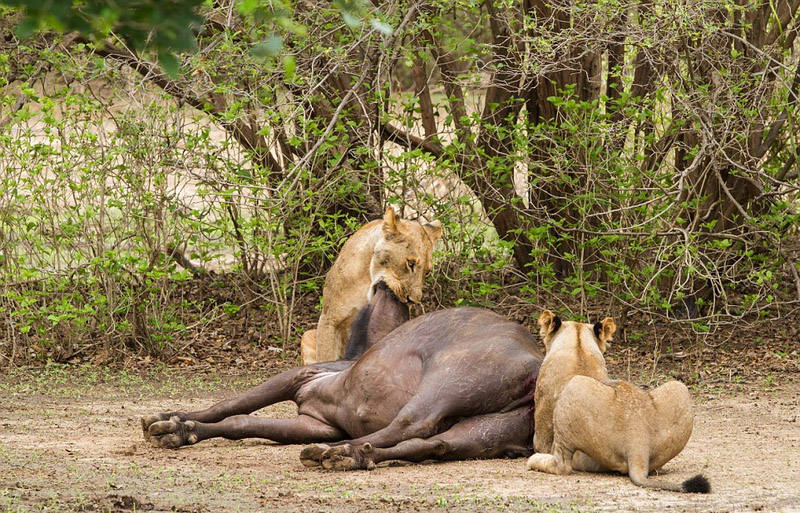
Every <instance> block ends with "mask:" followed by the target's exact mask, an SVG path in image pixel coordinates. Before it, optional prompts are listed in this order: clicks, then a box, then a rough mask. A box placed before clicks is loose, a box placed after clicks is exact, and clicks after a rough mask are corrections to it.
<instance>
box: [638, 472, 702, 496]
mask: <svg viewBox="0 0 800 513" xmlns="http://www.w3.org/2000/svg"><path fill="white" fill-rule="evenodd" d="M630 478H631V481H633V483H634V484H636V485H639V486H642V487H645V488H660V489H662V490H669V491H671V492H683V493H711V483H709V481H708V479H707V478H706V477H705V476H704V475H703V474H697V475H696V476H694V477H691V478H689V479H687V480H686V481H684V482H683V483H669V482H666V481H659V480H657V479H650V478H648V477H647V475H643V476H642V475H635V474H634V473H631V474H630Z"/></svg>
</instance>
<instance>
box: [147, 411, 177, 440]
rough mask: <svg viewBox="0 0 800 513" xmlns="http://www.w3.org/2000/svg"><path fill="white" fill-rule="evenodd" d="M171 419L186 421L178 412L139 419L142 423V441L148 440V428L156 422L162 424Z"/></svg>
mask: <svg viewBox="0 0 800 513" xmlns="http://www.w3.org/2000/svg"><path fill="white" fill-rule="evenodd" d="M173 417H178V418H179V419H180V420H186V419H185V418H184V417H183V414H181V413H178V412H170V413H156V414H154V415H145V416H144V417H142V418H140V419H139V420H140V421H141V423H142V434H143V435H144V439H145V440H149V439H150V426H152V425H153V424H155V423H156V422H163V421H165V420H169V419H171V418H173Z"/></svg>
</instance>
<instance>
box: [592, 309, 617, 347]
mask: <svg viewBox="0 0 800 513" xmlns="http://www.w3.org/2000/svg"><path fill="white" fill-rule="evenodd" d="M615 331H617V325H616V324H614V319H612V318H611V317H606V318H605V319H603V320H602V321H600V322H598V323H595V325H594V334H595V335H596V336H597V339H598V340H599V341H600V343H599V344H598V347H600V352H602V353H605V352H606V344H607V343H608V342H610V341H611V338H612V337H613V336H614V332H615Z"/></svg>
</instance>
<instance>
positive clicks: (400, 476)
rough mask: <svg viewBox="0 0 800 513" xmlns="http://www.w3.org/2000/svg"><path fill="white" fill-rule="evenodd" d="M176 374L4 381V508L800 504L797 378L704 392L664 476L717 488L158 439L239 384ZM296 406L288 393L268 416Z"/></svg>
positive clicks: (729, 507) (510, 466)
mask: <svg viewBox="0 0 800 513" xmlns="http://www.w3.org/2000/svg"><path fill="white" fill-rule="evenodd" d="M164 372H166V373H167V374H166V375H167V376H169V377H168V378H159V377H158V376H156V377H154V378H152V379H153V380H155V381H156V382H157V383H149V382H148V381H147V380H145V381H137V382H135V383H133V384H130V383H128V382H127V381H126V380H125V379H119V380H113V379H112V380H111V381H112V382H111V383H103V384H95V385H92V386H87V385H86V384H83V383H81V381H80V379H81V376H80V375H78V376H72V377H70V376H69V375H67V376H66V377H64V376H62V377H61V380H62V381H61V383H60V384H59V385H58V386H53V385H48V384H47V381H46V380H45V381H42V380H41V379H40V377H37V376H35V372H33V373H32V374H30V375H29V376H28V377H25V376H23V377H20V376H16V377H15V378H14V379H13V381H14V382H13V383H5V384H4V386H3V387H0V391H1V392H2V395H0V511H6V512H10V511H40V510H41V511H59V512H60V511H183V512H190V511H430V510H441V511H528V512H529V511H581V512H583V511H676V512H678V511H714V512H717V511H731V512H739V511H800V418H798V415H800V398H799V397H798V388H797V385H796V383H794V382H793V381H790V380H787V381H786V382H785V383H781V384H779V385H778V386H777V387H775V388H773V389H771V390H770V391H765V390H764V389H763V387H760V388H753V387H750V388H748V387H746V386H740V387H738V390H737V391H736V392H735V393H729V392H728V393H724V394H722V395H706V394H704V393H698V394H697V395H698V396H699V397H698V403H697V406H696V411H695V419H696V423H695V432H694V435H693V437H692V439H691V441H690V442H689V445H688V446H687V447H686V449H685V451H684V452H683V453H682V454H681V455H679V456H678V457H677V458H676V459H675V460H673V461H672V462H670V463H669V464H667V466H666V467H665V468H664V474H666V476H667V477H669V478H670V479H675V480H682V479H685V478H687V477H689V476H691V475H693V474H694V473H696V472H703V473H705V474H706V475H707V476H709V478H710V479H711V482H712V486H713V489H714V493H713V494H712V495H709V496H698V495H683V494H674V493H667V492H656V491H649V490H643V489H640V488H637V487H635V486H634V485H632V484H631V483H630V482H629V481H628V479H627V478H624V477H620V476H614V475H589V474H574V475H572V476H567V477H555V476H549V475H544V474H537V473H532V472H528V471H526V470H525V460H523V459H519V460H490V461H465V462H453V463H431V464H422V465H411V464H389V465H381V466H379V468H377V469H376V470H373V471H360V472H349V473H340V472H327V471H322V470H314V469H307V468H305V467H303V466H302V465H301V464H300V461H299V458H298V455H299V452H300V446H278V445H274V444H271V443H268V442H262V441H254V440H248V441H241V442H232V441H226V440H220V441H212V442H206V443H202V444H199V445H197V446H194V447H189V448H184V449H180V450H177V451H168V450H161V449H155V448H152V447H150V446H149V445H148V444H146V443H145V442H144V440H143V439H142V436H141V431H140V428H139V424H138V422H139V420H138V419H139V417H140V416H141V415H143V414H146V413H152V412H155V411H160V410H163V409H165V408H173V407H175V408H179V409H197V408H199V407H204V406H207V405H208V404H210V403H211V402H213V401H216V400H219V399H222V398H223V397H226V396H229V395H231V393H233V391H232V390H231V389H230V386H229V385H228V384H227V383H229V381H228V380H227V379H226V378H220V377H219V376H207V377H205V378H204V377H203V376H201V377H198V376H193V377H192V378H191V381H190V382H189V381H186V382H184V384H185V386H181V385H180V384H179V382H180V381H181V380H180V379H174V377H171V376H170V375H169V373H170V372H171V371H164ZM0 377H3V376H2V375H0ZM165 379H166V381H169V383H170V387H169V389H167V388H166V387H164V386H163V385H164V384H165V382H166V381H165ZM232 379H233V380H234V381H236V380H239V381H238V382H239V383H240V384H239V386H240V387H244V386H247V385H249V384H250V382H253V381H259V380H260V379H259V378H258V377H255V378H254V377H253V376H250V377H248V378H247V379H245V380H244V382H242V379H241V378H232ZM26 380H27V381H26ZM173 381H174V383H173ZM293 411H294V406H293V405H292V404H291V403H282V404H280V405H275V406H273V407H271V408H268V409H265V410H263V411H262V412H260V413H259V414H260V415H266V416H287V415H292V414H293Z"/></svg>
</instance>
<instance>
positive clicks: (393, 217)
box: [383, 205, 397, 233]
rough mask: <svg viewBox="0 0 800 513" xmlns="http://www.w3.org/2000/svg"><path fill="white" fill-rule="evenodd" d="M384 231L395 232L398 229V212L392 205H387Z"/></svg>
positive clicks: (384, 215) (384, 216) (384, 214)
mask: <svg viewBox="0 0 800 513" xmlns="http://www.w3.org/2000/svg"><path fill="white" fill-rule="evenodd" d="M383 231H385V232H387V233H395V232H396V231H397V214H396V213H395V212H394V208H392V206H391V205H389V206H388V207H386V212H384V213H383Z"/></svg>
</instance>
